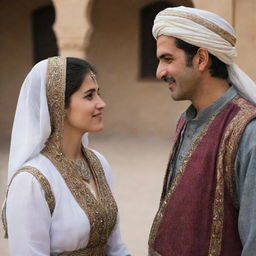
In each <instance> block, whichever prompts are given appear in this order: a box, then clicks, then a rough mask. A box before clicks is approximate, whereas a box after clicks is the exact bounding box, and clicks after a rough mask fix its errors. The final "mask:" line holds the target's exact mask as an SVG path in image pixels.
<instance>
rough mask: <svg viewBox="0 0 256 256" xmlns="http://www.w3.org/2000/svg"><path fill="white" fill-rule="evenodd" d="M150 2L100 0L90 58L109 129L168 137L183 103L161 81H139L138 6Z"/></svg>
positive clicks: (117, 131) (113, 132)
mask: <svg viewBox="0 0 256 256" xmlns="http://www.w3.org/2000/svg"><path fill="white" fill-rule="evenodd" d="M148 3H149V1H146V0H144V1H137V0H129V1H118V0H109V1H104V0H98V1H95V4H94V6H93V9H92V24H93V26H94V32H93V34H92V38H91V43H90V46H89V48H88V58H89V60H90V61H91V62H93V63H94V64H95V65H96V67H97V69H98V71H99V83H100V86H101V87H102V91H103V97H104V99H105V100H106V101H107V104H108V107H107V109H106V119H105V125H106V130H105V133H107V134H113V135H114V134H116V133H130V134H135V135H136V134H145V133H146V134H149V133H151V134H154V135H158V134H159V135H160V136H161V135H163V136H169V134H170V132H171V131H173V129H174V127H175V123H176V119H177V115H178V113H179V112H180V110H181V109H182V108H183V107H182V106H184V103H175V104H173V102H172V100H171V98H170V95H169V91H168V90H167V88H166V86H165V85H164V84H163V83H162V82H156V81H147V80H145V81H142V80H140V79H139V78H138V71H139V67H138V65H139V50H138V49H139V45H138V44H139V38H138V36H139V9H140V8H141V7H143V6H144V5H145V4H148ZM106 10H108V11H106Z"/></svg>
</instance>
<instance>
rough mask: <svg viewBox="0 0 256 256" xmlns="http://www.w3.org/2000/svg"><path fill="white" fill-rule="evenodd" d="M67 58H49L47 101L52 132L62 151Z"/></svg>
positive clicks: (57, 145)
mask: <svg viewBox="0 0 256 256" xmlns="http://www.w3.org/2000/svg"><path fill="white" fill-rule="evenodd" d="M66 65H67V64H66V58H64V57H52V58H49V59H48V70H47V78H48V79H47V84H46V86H47V87H46V90H47V101H48V107H49V112H50V117H51V126H52V134H51V137H54V141H55V143H56V147H58V148H59V152H61V151H62V150H61V147H62V145H61V143H62V136H63V131H64V119H65V88H66Z"/></svg>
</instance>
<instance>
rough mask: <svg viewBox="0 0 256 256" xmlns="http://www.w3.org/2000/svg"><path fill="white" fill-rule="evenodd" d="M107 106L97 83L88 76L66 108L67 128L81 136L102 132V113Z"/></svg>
mask: <svg viewBox="0 0 256 256" xmlns="http://www.w3.org/2000/svg"><path fill="white" fill-rule="evenodd" d="M105 106H106V104H105V102H104V101H103V100H102V99H101V97H100V96H99V87H98V85H97V83H95V82H94V80H93V79H92V78H91V76H90V75H89V74H88V75H86V76H85V78H84V81H83V83H82V85H81V86H80V88H79V89H78V90H77V91H76V92H75V93H73V94H72V95H71V97H70V103H69V106H68V108H66V119H65V128H66V129H68V130H69V131H76V132H79V133H81V134H83V133H85V132H97V131H100V130H102V128H103V123H102V111H103V109H104V108H105Z"/></svg>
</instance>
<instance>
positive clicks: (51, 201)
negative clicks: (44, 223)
mask: <svg viewBox="0 0 256 256" xmlns="http://www.w3.org/2000/svg"><path fill="white" fill-rule="evenodd" d="M22 172H28V173H30V174H32V175H33V176H34V177H35V178H36V179H37V180H38V182H39V183H40V184H41V187H42V188H43V190H44V193H45V194H44V195H45V200H46V202H47V204H48V206H49V210H50V212H51V214H52V213H53V211H54V208H55V197H54V195H53V193H52V189H51V186H50V183H49V181H48V180H47V178H46V177H45V176H44V175H43V174H42V173H41V172H40V171H39V170H37V169H36V168H34V167H32V166H25V167H23V168H22V169H19V170H18V171H17V172H15V174H14V175H13V176H12V179H11V181H10V183H9V185H8V187H7V191H6V198H7V196H8V192H9V188H10V186H11V183H12V181H13V179H14V178H15V177H16V176H17V175H18V174H20V173H22ZM2 221H3V226H4V231H5V238H8V229H7V219H6V201H5V203H4V206H3V211H2Z"/></svg>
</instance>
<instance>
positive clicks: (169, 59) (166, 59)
mask: <svg viewBox="0 0 256 256" xmlns="http://www.w3.org/2000/svg"><path fill="white" fill-rule="evenodd" d="M164 60H165V61H166V62H168V63H171V62H172V61H173V58H165V59H164Z"/></svg>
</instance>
